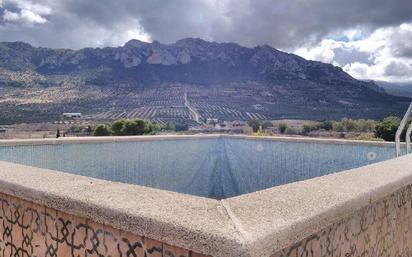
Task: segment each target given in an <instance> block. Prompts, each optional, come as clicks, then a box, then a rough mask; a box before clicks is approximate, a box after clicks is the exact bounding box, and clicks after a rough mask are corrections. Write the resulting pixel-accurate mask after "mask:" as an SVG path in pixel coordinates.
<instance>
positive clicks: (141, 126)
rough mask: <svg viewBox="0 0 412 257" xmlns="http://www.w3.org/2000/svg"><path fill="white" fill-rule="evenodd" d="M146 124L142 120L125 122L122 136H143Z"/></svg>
mask: <svg viewBox="0 0 412 257" xmlns="http://www.w3.org/2000/svg"><path fill="white" fill-rule="evenodd" d="M145 126H146V123H145V122H144V121H143V120H126V121H125V123H124V126H123V129H122V131H121V132H122V133H123V135H128V136H135V135H143V134H144V132H145Z"/></svg>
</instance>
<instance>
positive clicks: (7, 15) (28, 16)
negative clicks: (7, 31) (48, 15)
mask: <svg viewBox="0 0 412 257" xmlns="http://www.w3.org/2000/svg"><path fill="white" fill-rule="evenodd" d="M3 19H4V20H5V21H6V22H16V23H27V24H35V23H38V24H42V23H45V22H46V21H47V20H46V19H45V18H43V17H42V16H40V15H38V14H36V13H34V12H32V11H30V10H25V9H24V10H21V11H20V12H19V13H15V12H10V11H8V10H6V11H5V12H4V16H3Z"/></svg>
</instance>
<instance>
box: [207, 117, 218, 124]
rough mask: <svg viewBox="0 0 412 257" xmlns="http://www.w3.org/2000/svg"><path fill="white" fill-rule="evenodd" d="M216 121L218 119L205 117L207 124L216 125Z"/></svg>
mask: <svg viewBox="0 0 412 257" xmlns="http://www.w3.org/2000/svg"><path fill="white" fill-rule="evenodd" d="M217 123H219V119H212V118H207V119H206V124H208V125H216V124H217Z"/></svg>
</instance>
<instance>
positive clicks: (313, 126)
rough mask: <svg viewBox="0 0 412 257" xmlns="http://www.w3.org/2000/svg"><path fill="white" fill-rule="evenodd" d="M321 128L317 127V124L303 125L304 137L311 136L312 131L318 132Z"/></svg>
mask: <svg viewBox="0 0 412 257" xmlns="http://www.w3.org/2000/svg"><path fill="white" fill-rule="evenodd" d="M318 129H319V126H317V125H316V124H303V126H302V134H303V135H307V134H309V133H310V132H311V131H314V130H318Z"/></svg>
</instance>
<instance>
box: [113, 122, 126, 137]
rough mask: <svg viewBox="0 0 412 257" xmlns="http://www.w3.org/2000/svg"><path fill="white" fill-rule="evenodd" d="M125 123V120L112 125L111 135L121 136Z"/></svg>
mask: <svg viewBox="0 0 412 257" xmlns="http://www.w3.org/2000/svg"><path fill="white" fill-rule="evenodd" d="M125 123H126V121H125V120H117V121H115V122H113V124H112V133H113V135H115V136H123V129H124V125H125Z"/></svg>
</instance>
